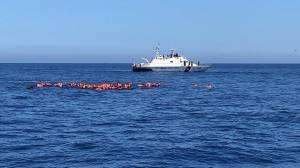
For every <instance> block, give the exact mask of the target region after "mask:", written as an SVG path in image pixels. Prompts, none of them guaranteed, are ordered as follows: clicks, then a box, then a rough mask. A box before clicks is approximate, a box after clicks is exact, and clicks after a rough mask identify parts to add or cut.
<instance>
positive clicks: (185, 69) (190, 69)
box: [133, 65, 209, 72]
mask: <svg viewBox="0 0 300 168" xmlns="http://www.w3.org/2000/svg"><path fill="white" fill-rule="evenodd" d="M208 68H209V66H206V65H203V66H193V67H189V66H174V67H169V66H168V67H166V66H160V67H151V66H139V67H133V71H136V72H142V71H154V72H205V71H206V70H207V69H208Z"/></svg>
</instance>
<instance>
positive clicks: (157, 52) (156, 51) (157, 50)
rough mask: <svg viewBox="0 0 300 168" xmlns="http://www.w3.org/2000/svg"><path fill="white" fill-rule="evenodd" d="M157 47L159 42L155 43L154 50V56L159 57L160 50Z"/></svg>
mask: <svg viewBox="0 0 300 168" xmlns="http://www.w3.org/2000/svg"><path fill="white" fill-rule="evenodd" d="M159 47H160V44H159V43H157V45H156V47H155V49H154V51H155V57H159V56H160V51H159Z"/></svg>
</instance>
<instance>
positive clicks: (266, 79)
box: [0, 63, 300, 168]
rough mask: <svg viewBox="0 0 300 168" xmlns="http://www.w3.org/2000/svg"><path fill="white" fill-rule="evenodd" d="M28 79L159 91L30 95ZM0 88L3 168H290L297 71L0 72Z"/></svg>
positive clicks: (61, 68)
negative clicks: (142, 86) (152, 84)
mask: <svg viewBox="0 0 300 168" xmlns="http://www.w3.org/2000/svg"><path fill="white" fill-rule="evenodd" d="M38 81H51V82H56V81H62V82H84V83H112V82H113V83H117V82H132V83H133V84H137V83H141V82H147V81H150V82H160V83H161V86H160V87H158V88H150V89H138V88H134V89H132V90H106V91H96V90H89V89H78V88H57V87H49V88H35V87H34V88H32V87H30V86H32V85H33V84H34V83H35V82H38ZM209 84H211V85H213V89H211V90H210V89H208V88H207V85H209ZM0 85H1V87H0V167H3V168H6V167H12V168H16V167H22V168H41V167H45V168H48V167H49V168H56V167H78V168H98V167H107V168H119V167H128V168H132V167H142V168H144V167H163V168H164V167H166V168H167V167H170V168H177V167H182V168H198V167H200V168H201V167H203V168H222V167H228V168H231V167H246V168H250V167H251V168H252V167H293V168H294V167H295V168H297V167H300V64H212V65H211V68H210V69H209V70H208V71H207V72H200V73H199V72H188V73H187V72H132V71H131V65H130V64H96V63H95V64H54V63H53V64H46V63H44V64H38V63H37V64H0Z"/></svg>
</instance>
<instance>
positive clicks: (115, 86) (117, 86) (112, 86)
mask: <svg viewBox="0 0 300 168" xmlns="http://www.w3.org/2000/svg"><path fill="white" fill-rule="evenodd" d="M160 86H161V84H160V83H159V82H146V83H137V84H133V83H131V82H127V83H100V84H91V83H83V82H80V83H77V82H69V83H64V82H55V83H52V82H37V83H35V85H34V86H32V87H38V88H45V87H60V88H61V87H64V88H80V89H94V90H98V91H101V90H131V89H134V88H138V89H147V88H154V87H160ZM192 86H193V87H194V88H198V87H206V88H207V90H213V88H214V86H213V85H212V84H208V85H204V86H203V85H199V84H196V83H193V84H192Z"/></svg>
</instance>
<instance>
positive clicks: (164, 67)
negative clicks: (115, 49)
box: [132, 47, 209, 72]
mask: <svg viewBox="0 0 300 168" xmlns="http://www.w3.org/2000/svg"><path fill="white" fill-rule="evenodd" d="M170 51H171V53H170V54H168V55H162V54H160V51H159V47H156V49H155V57H154V58H153V59H152V60H151V61H148V60H147V59H146V58H143V59H144V60H145V61H146V62H145V63H138V64H133V65H132V71H133V72H145V71H181V72H192V71H197V72H204V71H206V70H207V69H208V68H209V65H205V64H200V63H199V61H198V63H197V64H195V63H193V61H189V60H188V59H187V58H185V57H184V56H182V55H179V54H178V53H176V52H175V50H174V49H171V50H170Z"/></svg>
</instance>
